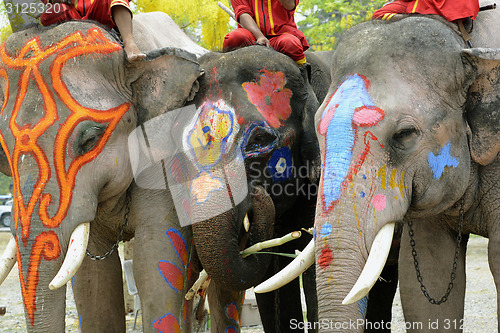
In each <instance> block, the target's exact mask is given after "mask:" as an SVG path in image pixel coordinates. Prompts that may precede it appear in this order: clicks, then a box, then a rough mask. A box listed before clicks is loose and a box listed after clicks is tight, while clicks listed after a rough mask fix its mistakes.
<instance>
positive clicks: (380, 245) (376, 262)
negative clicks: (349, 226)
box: [342, 223, 395, 305]
mask: <svg viewBox="0 0 500 333" xmlns="http://www.w3.org/2000/svg"><path fill="white" fill-rule="evenodd" d="M394 227H395V223H387V224H386V225H384V226H383V227H382V229H380V231H379V232H378V234H377V236H376V237H375V239H374V240H373V244H372V247H371V250H370V254H369V255H368V259H367V260H366V264H365V267H364V268H363V271H362V272H361V274H360V275H359V278H358V281H356V283H355V284H354V287H352V289H351V291H350V292H349V294H348V295H347V296H346V297H345V298H344V301H343V302H342V304H344V305H346V304H351V303H354V302H357V301H359V300H360V299H362V298H363V297H365V296H366V295H367V294H368V292H369V291H370V289H372V287H373V285H374V284H375V282H377V279H378V278H379V276H380V273H382V270H383V269H384V265H385V262H386V261H387V257H388V256H389V251H390V250H391V244H392V237H393V235H394Z"/></svg>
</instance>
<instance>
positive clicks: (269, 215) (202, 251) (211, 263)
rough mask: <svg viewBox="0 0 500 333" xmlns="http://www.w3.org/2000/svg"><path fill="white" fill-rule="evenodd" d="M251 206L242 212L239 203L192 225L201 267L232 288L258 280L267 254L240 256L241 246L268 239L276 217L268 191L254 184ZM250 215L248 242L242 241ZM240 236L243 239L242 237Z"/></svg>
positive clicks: (265, 262) (236, 288) (245, 286)
mask: <svg viewBox="0 0 500 333" xmlns="http://www.w3.org/2000/svg"><path fill="white" fill-rule="evenodd" d="M251 206H252V210H251V211H250V212H241V211H239V210H241V209H242V208H241V207H242V206H238V207H236V208H234V209H232V210H229V211H227V212H224V213H222V214H220V215H218V216H216V217H214V218H211V219H208V220H205V221H203V222H199V223H196V224H194V225H193V237H194V241H195V244H196V250H197V253H198V256H199V257H200V260H201V262H202V264H203V268H204V269H205V270H206V271H207V273H208V275H209V276H210V277H211V278H212V279H214V280H215V281H217V282H218V283H220V284H222V285H224V286H226V287H228V288H231V289H233V290H244V289H247V288H250V287H252V286H254V285H255V284H257V283H258V282H260V281H261V279H262V278H263V276H264V274H265V273H266V270H267V266H268V265H269V262H270V257H269V255H267V254H254V255H250V256H248V257H246V258H242V256H241V255H240V250H241V249H242V247H246V246H250V245H253V244H256V243H258V242H262V241H264V240H267V239H270V238H272V236H273V225H274V219H275V210H274V204H273V201H272V199H271V197H270V196H269V194H268V193H267V192H266V191H265V190H264V189H263V188H262V187H257V188H256V191H255V192H254V193H253V195H252V197H251ZM247 213H249V215H250V216H252V217H253V218H251V221H250V229H249V232H248V242H247V244H244V239H245V237H246V235H245V234H244V233H245V231H244V227H243V220H244V217H245V215H246V214H247ZM242 240H243V241H242Z"/></svg>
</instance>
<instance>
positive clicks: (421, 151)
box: [304, 11, 500, 332]
mask: <svg viewBox="0 0 500 333" xmlns="http://www.w3.org/2000/svg"><path fill="white" fill-rule="evenodd" d="M499 18H500V14H499V13H498V11H496V12H495V11H491V12H489V13H488V12H481V13H480V14H479V15H478V17H477V20H476V23H475V28H474V32H473V33H472V43H473V45H474V46H477V47H479V46H481V47H482V48H467V46H466V44H465V42H464V40H463V38H462V37H461V35H460V34H459V33H458V29H456V27H455V26H454V25H453V24H451V23H448V22H446V21H444V20H441V19H439V18H438V19H436V18H432V17H422V16H409V17H407V18H404V19H402V20H400V21H396V22H379V21H372V22H367V23H363V24H360V25H357V26H355V27H353V28H351V29H350V30H348V31H347V32H346V33H345V34H344V36H343V38H342V40H341V42H339V44H338V46H337V48H336V51H335V54H334V57H333V60H332V71H333V77H332V85H331V87H330V92H329V94H328V97H327V98H326V99H325V101H324V102H323V104H322V105H321V107H320V108H319V110H318V113H317V114H316V124H317V127H316V129H317V133H318V138H319V142H320V146H321V158H322V174H321V179H320V193H319V197H318V203H317V208H316V220H315V243H314V247H312V246H311V247H310V248H311V249H312V248H315V255H314V252H312V253H313V255H312V258H313V260H314V258H315V261H316V264H317V265H316V275H317V289H318V306H319V323H320V324H321V328H322V331H324V332H347V331H354V332H361V331H363V329H364V328H365V326H367V327H368V323H366V322H365V320H364V319H365V317H364V312H365V311H364V309H365V304H366V295H367V293H368V291H369V290H370V288H371V286H372V285H373V283H374V282H375V281H376V279H377V278H378V275H379V274H380V272H381V270H382V267H383V266H384V262H385V260H386V258H387V253H388V251H389V249H390V244H391V240H392V236H393V230H394V224H395V223H396V222H398V221H403V223H404V226H403V228H404V230H403V234H402V235H403V236H402V239H401V248H400V254H399V278H400V281H399V283H400V291H401V299H402V304H403V310H404V315H405V320H406V322H408V323H410V324H411V325H410V326H411V327H407V331H408V332H410V331H412V332H413V331H431V330H433V329H434V330H437V331H440V332H443V331H462V327H463V311H464V295H465V253H466V245H467V239H468V235H469V234H470V233H474V234H478V235H481V236H484V237H489V262H490V268H491V271H492V273H493V277H494V280H495V283H496V285H497V288H498V284H499V282H500V264H499V261H498V257H499V253H498V252H499V251H500V243H499V239H500V232H499V224H498V217H499V210H498V205H497V204H496V202H498V200H499V199H500V192H499V191H500V190H499V189H500V187H499V186H498V184H499V182H498V174H499V169H500V160H499V158H498V151H499V147H500V141H499V120H500V110H499V108H498V105H499V101H500V99H499V94H500V85H499V83H500V76H499V75H500V74H499V73H500V71H499V70H500V61H499V60H500V49H499V47H500V40H499V39H498V34H497V33H496V28H494V27H496V23H495V22H498V19H499ZM304 256H305V254H304ZM309 256H311V255H310V254H309ZM356 281H357V282H356ZM355 282H356V283H355ZM422 291H423V292H422ZM497 298H498V296H497ZM435 322H437V323H438V325H439V326H438V327H436V326H435V325H434V326H430V325H429V323H435ZM375 325H379V327H381V326H380V325H382V326H384V325H385V327H386V328H387V325H388V324H387V323H380V322H379V323H375ZM389 325H390V324H389Z"/></svg>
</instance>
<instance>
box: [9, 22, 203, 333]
mask: <svg viewBox="0 0 500 333" xmlns="http://www.w3.org/2000/svg"><path fill="white" fill-rule="evenodd" d="M154 15H155V14H152V16H148V19H146V21H149V22H150V23H151V24H153V23H154V22H155V20H154V19H153V16H154ZM167 18H168V17H167ZM161 19H163V20H165V15H164V16H163V17H162V18H161ZM168 20H170V19H169V18H168ZM170 22H171V20H170ZM136 28H137V29H136V32H139V33H140V32H141V31H142V30H144V29H146V28H147V27H146V26H141V24H140V23H138V22H136ZM179 32H180V30H179ZM157 35H159V34H157ZM140 37H141V38H138V37H136V40H138V41H140V45H139V46H140V47H141V49H142V50H144V51H148V57H147V59H146V61H143V62H141V63H137V64H129V63H127V62H126V60H125V57H124V53H123V51H122V46H121V45H120V43H119V40H118V39H117V37H116V36H115V35H113V34H112V33H110V32H109V31H107V30H105V29H103V28H101V27H99V26H96V25H94V24H91V23H89V22H81V21H75V22H68V23H65V24H62V25H59V26H55V27H37V26H35V27H31V28H29V29H27V30H24V31H21V32H18V33H16V34H13V35H12V36H11V37H10V38H9V39H8V40H7V41H6V43H4V44H2V46H1V51H0V52H1V64H0V72H1V79H0V81H1V88H2V89H1V97H2V105H3V107H2V110H1V117H2V121H1V123H0V133H1V135H0V142H1V144H2V150H3V154H1V156H2V161H1V163H0V165H1V167H2V170H1V171H2V172H3V173H4V174H7V175H11V176H12V178H13V183H14V198H15V208H14V212H15V217H14V221H15V223H12V231H13V235H14V236H15V239H16V243H14V249H15V252H17V262H18V266H19V271H20V281H21V286H22V294H23V300H24V305H25V314H26V323H27V325H26V326H27V329H28V331H29V332H63V331H64V313H65V311H64V308H65V290H66V288H58V287H60V286H64V285H65V283H66V281H67V279H69V278H71V274H74V272H73V271H72V272H66V269H67V267H66V266H63V268H61V267H62V264H63V261H64V260H65V258H68V260H66V261H67V262H71V261H76V262H77V263H76V264H75V265H73V266H71V265H70V266H71V267H72V268H71V270H74V269H75V267H78V261H81V260H82V258H83V257H85V248H87V249H88V251H90V252H91V253H92V254H104V253H106V252H107V251H109V250H111V248H112V247H113V245H114V244H115V243H116V242H117V239H119V234H120V231H121V230H122V229H123V228H124V227H122V225H123V221H124V215H125V213H126V210H127V209H126V207H127V206H128V204H127V202H128V201H129V200H128V199H127V195H126V192H127V188H128V187H129V185H130V184H131V182H132V180H133V175H132V169H131V167H130V162H129V155H128V154H127V148H126V147H127V139H128V135H129V133H130V132H131V131H132V130H133V129H135V128H136V127H137V126H138V125H140V124H141V122H144V121H147V120H148V119H150V118H152V117H155V116H157V115H159V114H162V113H165V112H166V111H167V110H172V109H176V108H178V107H181V106H182V105H184V103H185V101H186V100H187V99H188V97H189V96H191V97H192V96H193V91H195V90H196V84H195V82H196V80H197V78H198V77H199V76H200V75H201V74H202V70H201V69H200V67H199V65H198V63H197V62H196V56H194V55H193V54H191V53H188V52H184V51H182V50H180V49H174V48H164V49H157V48H158V47H159V46H161V45H160V44H161V43H160V42H161V41H159V40H158V37H157V38H156V39H151V38H148V36H147V35H142V36H140ZM193 45H195V44H194V43H193ZM194 49H196V47H195V48H194ZM152 50H155V51H154V52H153V51H152ZM175 73H182V75H175ZM89 225H90V227H89ZM133 226H134V224H133V223H130V225H129V226H126V227H125V228H124V229H125V230H123V233H124V234H123V238H124V240H127V239H129V238H130V237H132V236H133V234H134V229H133ZM89 229H90V230H89ZM73 232H75V233H81V235H80V236H82V235H85V234H87V235H88V234H90V236H87V237H83V238H82V237H76V236H75V237H76V238H74V237H70V236H71V235H72V234H73ZM87 240H88V245H86V243H87ZM78 245H79V246H78ZM68 251H70V253H69V254H68V255H66V253H67V252H68ZM146 260H147V259H146ZM60 268H61V272H60V273H58V271H59V270H60ZM56 275H57V276H56ZM54 277H56V278H55V279H54ZM52 279H54V281H55V282H54V281H53V282H52V283H53V286H52V288H53V289H55V290H49V283H51V280H52ZM73 286H74V293H75V299H76V302H77V308H78V311H79V314H80V317H81V326H82V329H83V331H85V332H123V331H124V330H125V319H124V305H123V283H122V270H121V265H120V260H119V257H118V254H117V252H116V251H115V252H113V253H112V254H111V255H110V256H109V258H107V259H106V260H102V261H98V262H97V261H96V262H92V261H91V260H90V258H89V257H88V256H87V257H85V259H83V263H82V264H81V266H80V269H78V271H77V273H76V275H75V276H74V279H73ZM156 292H158V293H161V292H162V290H157V291H156ZM143 309H144V311H145V312H147V311H148V310H147V309H148V303H147V302H146V303H145V306H144V308H143Z"/></svg>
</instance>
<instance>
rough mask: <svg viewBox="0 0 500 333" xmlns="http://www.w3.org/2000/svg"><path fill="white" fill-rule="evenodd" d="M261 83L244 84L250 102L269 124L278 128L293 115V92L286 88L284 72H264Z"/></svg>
mask: <svg viewBox="0 0 500 333" xmlns="http://www.w3.org/2000/svg"><path fill="white" fill-rule="evenodd" d="M261 73H262V74H261V76H260V80H259V82H245V83H243V84H242V86H243V89H245V91H246V93H247V95H248V99H249V101H250V102H251V103H252V104H253V105H255V107H256V108H257V110H259V112H260V113H261V114H262V115H263V116H264V118H265V119H266V121H267V122H268V124H269V125H270V126H271V127H273V128H277V127H280V126H281V125H282V121H283V120H286V119H288V117H289V116H290V114H291V113H292V108H291V107H290V98H291V97H292V91H291V90H290V89H288V88H284V86H285V83H286V80H285V74H283V73H282V72H271V71H268V70H265V69H264V70H262V71H261Z"/></svg>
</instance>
